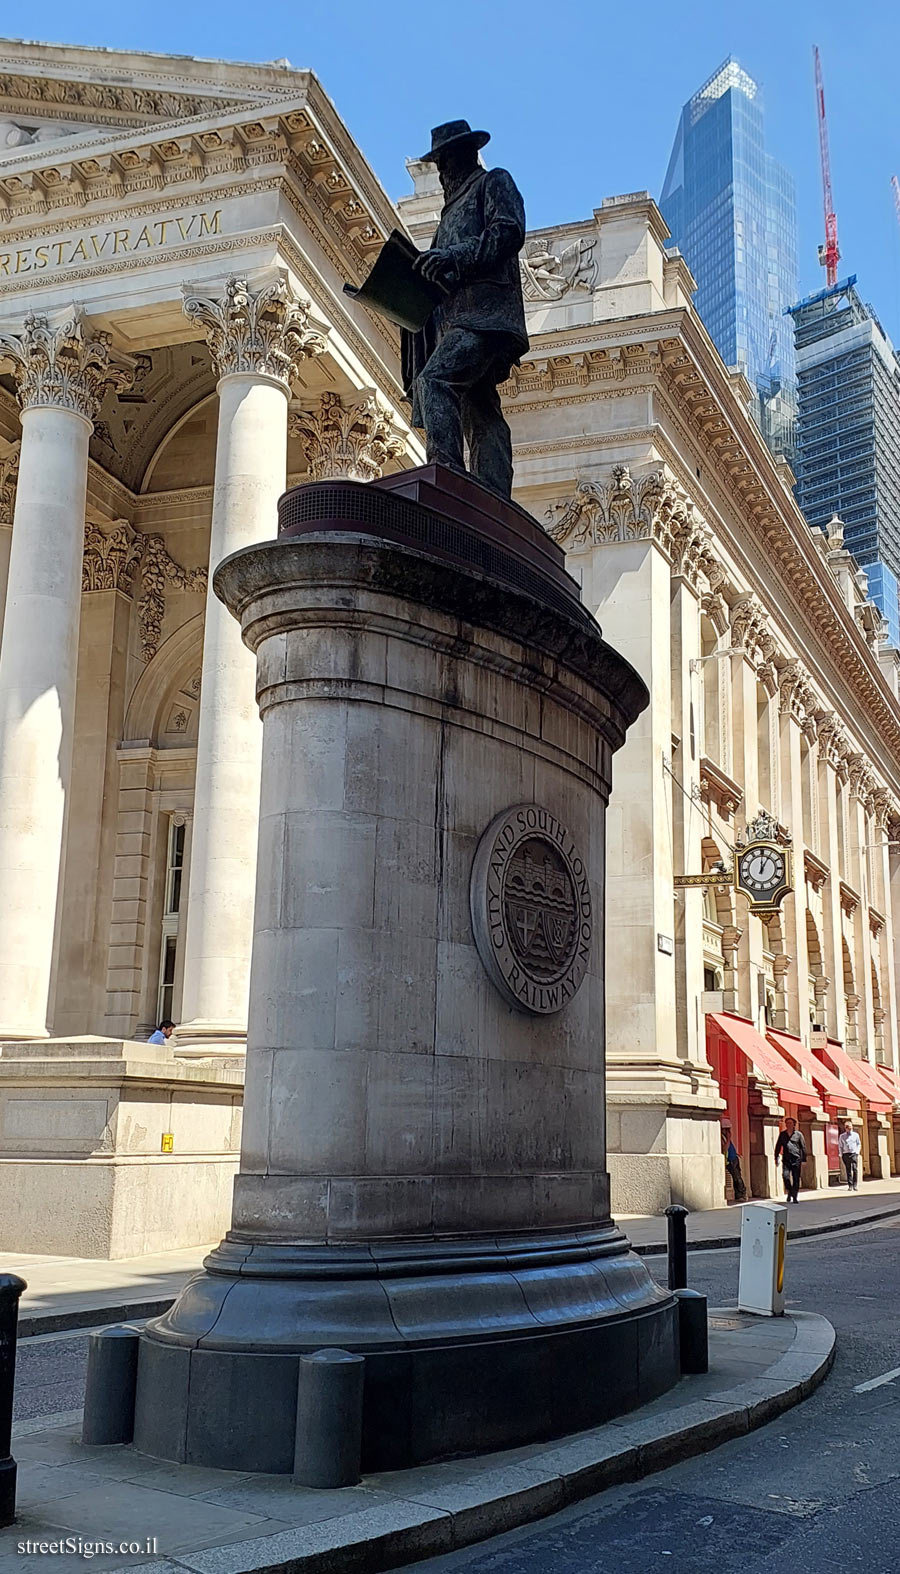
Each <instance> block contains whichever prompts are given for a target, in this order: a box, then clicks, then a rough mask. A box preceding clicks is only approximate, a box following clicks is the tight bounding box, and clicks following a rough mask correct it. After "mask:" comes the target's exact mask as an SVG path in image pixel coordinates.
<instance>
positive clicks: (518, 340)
mask: <svg viewBox="0 0 900 1574" xmlns="http://www.w3.org/2000/svg"><path fill="white" fill-rule="evenodd" d="M489 140H490V136H489V133H488V132H487V131H473V130H472V128H471V126H470V125H469V123H468V121H467V120H450V121H447V123H446V124H445V125H443V126H436V127H435V128H434V130H433V131H432V133H431V148H430V149H429V151H428V152H427V153H424V154H423V155H422V158H423V160H424V161H426V162H430V163H433V164H436V165H437V169H438V175H439V176H440V181H441V186H442V188H443V192H444V206H443V209H442V211H441V219H440V223H439V225H438V227H437V231H436V233H435V236H434V239H433V241H432V243H431V248H430V250H428V251H426V252H423V253H422V254H421V256H420V257H418V258H417V259H416V263H415V266H416V267H417V268H418V269H419V270H420V271H421V273H422V276H423V278H425V279H427V280H429V281H430V282H431V283H432V284H437V285H440V286H441V287H442V288H443V289H444V290H445V291H446V294H445V296H444V298H443V299H442V300H441V302H440V304H439V305H437V306H436V307H435V309H434V311H433V312H432V314H431V317H430V318H429V320H428V322H427V323H426V324H425V327H424V328H422V329H420V331H419V332H418V333H416V334H412V333H409V332H407V331H405V330H404V334H403V378H404V387H405V389H406V393H407V395H408V396H409V397H410V398H411V399H412V405H413V415H412V419H413V424H414V425H415V426H421V427H424V428H425V441H426V452H427V456H428V460H429V463H435V464H441V465H447V467H448V468H449V469H451V470H465V462H464V459H463V439H465V442H466V445H467V447H468V450H469V469H470V471H471V473H472V475H473V476H475V477H476V478H477V479H478V480H479V481H481V482H482V483H483V484H484V485H485V486H487V487H490V489H491V491H492V492H498V493H499V494H500V496H501V497H509V496H510V494H511V492H512V473H513V471H512V441H511V438H510V434H509V427H508V426H507V424H506V421H505V419H504V416H503V411H502V409H501V406H500V395H499V394H498V392H497V385H498V383H502V382H505V381H506V379H507V377H508V376H509V373H510V368H511V367H512V366H513V365H514V363H515V362H516V361H518V360H519V358H520V357H521V356H522V355H523V354H524V352H525V351H526V350H527V349H528V335H527V333H526V331H525V306H524V303H523V300H522V281H521V276H520V274H519V252H520V251H521V249H522V246H523V245H524V243H525V206H524V203H523V201H522V197H521V194H520V192H519V191H518V189H517V187H516V185H515V182H514V181H513V178H512V176H511V175H509V174H508V173H507V171H506V170H505V169H484V168H482V166H481V165H480V164H479V162H478V150H479V148H483V147H484V145H485V143H486V142H488V141H489Z"/></svg>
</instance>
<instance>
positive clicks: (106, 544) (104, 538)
mask: <svg viewBox="0 0 900 1574" xmlns="http://www.w3.org/2000/svg"><path fill="white" fill-rule="evenodd" d="M143 550H144V538H143V536H140V535H138V533H137V531H135V530H132V528H131V526H130V524H129V523H128V520H127V519H117V520H115V522H114V523H113V525H112V526H111V528H110V529H109V530H108V531H104V530H102V529H101V527H100V526H99V525H94V524H91V523H90V522H88V523H87V524H86V525H85V527H84V557H83V559H82V568H81V588H82V590H83V591H88V590H122V591H124V592H126V594H127V593H128V592H129V591H130V590H131V581H132V578H133V576H134V571H135V568H136V567H137V564H138V563H139V561H140V557H141V553H142V552H143Z"/></svg>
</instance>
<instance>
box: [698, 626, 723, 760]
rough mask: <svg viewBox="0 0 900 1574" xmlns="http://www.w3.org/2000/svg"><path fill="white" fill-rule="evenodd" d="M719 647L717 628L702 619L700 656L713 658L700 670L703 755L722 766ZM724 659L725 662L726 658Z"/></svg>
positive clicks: (704, 663)
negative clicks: (717, 657)
mask: <svg viewBox="0 0 900 1574" xmlns="http://www.w3.org/2000/svg"><path fill="white" fill-rule="evenodd" d="M718 646H719V636H718V634H717V633H716V630H715V626H714V625H713V624H712V623H711V622H710V620H709V618H701V619H700V654H701V656H707V657H711V658H712V659H711V660H708V661H704V662H703V665H702V666H701V668H700V677H701V683H702V691H703V734H702V736H703V744H702V748H701V753H702V754H705V755H706V757H707V759H710V760H713V761H714V763H715V764H716V765H721V764H722V727H721V716H720V713H719V707H720V691H719V684H720V682H721V674H720V672H719V668H720V667H721V665H722V662H721V661H720V660H717V659H716V656H715V652H716V651H717V649H718ZM722 659H723V660H724V657H723V658H722Z"/></svg>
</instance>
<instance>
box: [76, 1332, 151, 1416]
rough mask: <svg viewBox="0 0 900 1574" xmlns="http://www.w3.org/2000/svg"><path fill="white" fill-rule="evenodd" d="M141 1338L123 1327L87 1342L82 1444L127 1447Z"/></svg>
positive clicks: (96, 1336)
mask: <svg viewBox="0 0 900 1574" xmlns="http://www.w3.org/2000/svg"><path fill="white" fill-rule="evenodd" d="M140 1343H141V1336H140V1334H139V1333H138V1331H137V1329H136V1328H128V1327H126V1326H125V1325H124V1324H123V1325H120V1326H118V1327H115V1328H102V1329H101V1330H100V1332H99V1333H98V1334H91V1335H90V1336H89V1340H88V1364H87V1382H86V1384H85V1390H84V1418H83V1420H82V1423H81V1441H82V1443H130V1442H131V1440H132V1438H133V1437H134V1398H135V1391H136V1388H137V1368H138V1350H139V1348H140Z"/></svg>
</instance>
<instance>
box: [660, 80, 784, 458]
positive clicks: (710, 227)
mask: <svg viewBox="0 0 900 1574" xmlns="http://www.w3.org/2000/svg"><path fill="white" fill-rule="evenodd" d="M660 208H661V209H662V213H663V217H664V218H665V220H666V223H667V224H668V226H669V229H670V230H671V232H672V239H673V242H674V244H675V245H676V246H677V247H678V248H679V250H680V251H681V253H682V255H683V256H684V258H685V261H686V262H687V265H688V267H689V268H690V270H691V272H692V273H693V275H694V278H695V279H696V280H697V294H696V297H695V301H696V306H697V310H698V312H699V313H700V316H701V317H702V318H703V321H704V323H705V325H706V327H707V329H708V331H709V334H710V337H711V338H712V340H713V342H714V343H715V345H716V348H717V349H718V351H719V354H720V355H721V357H722V359H723V361H724V362H725V364H726V366H737V367H739V368H740V370H741V371H742V372H743V373H744V375H745V376H746V377H747V379H748V381H749V382H750V384H751V386H752V387H753V388H754V389H755V391H756V410H755V413H756V416H757V419H758V421H759V425H760V427H761V429H762V431H763V435H764V436H765V438H766V441H767V443H768V444H769V447H770V448H771V449H772V450H773V452H775V453H781V454H785V455H786V456H787V458H788V459H791V458H792V457H793V447H794V421H795V417H796V408H797V390H796V379H795V372H794V343H793V338H794V336H793V332H792V327H791V319H790V318H789V317H785V315H784V312H785V308H786V307H789V306H792V305H793V304H794V302H795V301H796V299H797V295H798V284H797V221H796V213H795V205H794V182H793V179H792V177H791V176H790V175H789V174H788V171H787V170H786V169H785V168H784V167H783V166H782V165H781V164H779V163H778V162H777V161H776V160H775V159H773V158H772V157H771V156H770V155H769V154H768V153H767V152H766V145H765V124H764V118H763V107H762V99H761V94H760V90H759V87H758V85H757V83H756V82H754V80H753V78H752V77H751V76H748V74H747V72H746V71H744V70H742V69H741V67H740V65H739V64H738V62H737V61H736V60H734V59H729V60H726V61H725V63H724V64H723V65H722V66H720V67H719V69H718V71H716V72H714V73H713V75H712V76H711V77H710V78H709V80H708V81H707V82H705V83H704V84H703V86H702V87H701V88H700V89H699V91H698V92H696V93H695V94H694V96H693V98H691V99H689V100H688V102H687V103H686V104H685V106H684V108H683V110H682V111H681V119H680V121H679V124H678V132H677V135H676V137H675V145H674V147H673V148H672V155H671V158H670V159H669V168H668V170H667V172H666V179H665V184H664V186H663V191H662V197H661V198H660Z"/></svg>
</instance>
